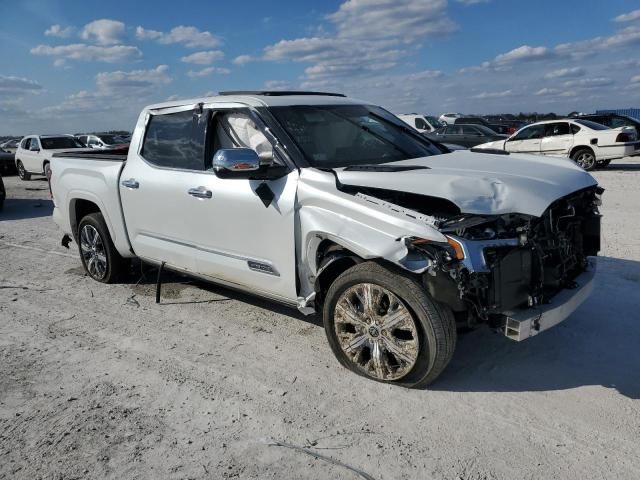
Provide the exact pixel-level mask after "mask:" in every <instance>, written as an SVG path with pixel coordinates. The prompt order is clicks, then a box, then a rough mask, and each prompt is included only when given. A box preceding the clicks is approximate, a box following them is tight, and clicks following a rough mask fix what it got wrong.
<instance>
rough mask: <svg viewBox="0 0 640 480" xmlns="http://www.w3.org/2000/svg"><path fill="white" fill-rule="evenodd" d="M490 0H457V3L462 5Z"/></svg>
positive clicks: (488, 0)
mask: <svg viewBox="0 0 640 480" xmlns="http://www.w3.org/2000/svg"><path fill="white" fill-rule="evenodd" d="M490 1H491V0H457V2H458V3H462V4H464V5H467V6H469V5H478V4H480V3H489V2H490Z"/></svg>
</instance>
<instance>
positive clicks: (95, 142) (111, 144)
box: [75, 133, 130, 150]
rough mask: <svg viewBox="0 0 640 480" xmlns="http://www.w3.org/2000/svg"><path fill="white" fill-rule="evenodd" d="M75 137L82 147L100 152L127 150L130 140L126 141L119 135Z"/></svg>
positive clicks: (105, 134) (97, 134) (103, 134)
mask: <svg viewBox="0 0 640 480" xmlns="http://www.w3.org/2000/svg"><path fill="white" fill-rule="evenodd" d="M75 137H76V139H77V140H78V141H79V142H80V143H81V144H82V145H84V146H86V147H89V148H97V149H100V150H107V149H117V150H120V149H127V148H128V147H129V141H130V139H129V140H127V139H124V138H122V137H121V136H119V135H113V134H111V133H94V134H86V135H76V136H75Z"/></svg>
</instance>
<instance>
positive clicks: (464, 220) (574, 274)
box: [410, 187, 602, 340]
mask: <svg viewBox="0 0 640 480" xmlns="http://www.w3.org/2000/svg"><path fill="white" fill-rule="evenodd" d="M601 193H602V189H600V188H599V187H590V188H587V189H585V190H582V191H579V192H575V193H573V194H571V195H568V196H566V197H563V198H561V199H559V200H557V201H555V202H554V203H553V204H552V205H550V206H549V208H548V209H547V210H546V211H545V212H544V214H543V215H542V216H541V217H534V216H530V215H522V214H505V215H496V216H478V215H459V216H455V217H452V218H449V219H446V220H443V221H441V222H439V223H438V225H437V228H438V229H439V231H440V232H442V233H443V234H445V235H446V236H447V239H448V244H447V245H446V246H445V245H437V246H432V245H430V243H429V242H425V241H422V240H420V239H414V240H412V241H411V242H410V245H411V246H412V248H413V249H415V250H417V251H420V252H422V253H424V254H425V255H426V256H429V258H431V259H432V261H433V264H432V265H431V266H430V267H429V269H428V270H427V272H426V273H425V274H424V275H423V282H424V285H425V288H426V289H427V290H428V292H429V293H430V294H431V295H432V296H433V298H435V299H436V300H438V301H441V302H443V303H446V304H447V305H449V306H450V307H451V308H452V309H453V310H454V312H456V313H457V314H458V318H459V319H460V320H461V322H462V323H466V324H467V325H469V326H473V325H474V324H475V323H477V322H488V323H489V324H490V325H491V326H493V327H498V328H501V329H502V330H503V331H504V333H505V335H506V336H507V337H509V338H512V339H513V340H524V339H525V338H528V337H530V336H533V335H535V334H537V333H539V332H540V331H543V330H545V329H547V328H550V327H551V326H553V325H555V324H556V323H558V322H560V321H562V320H563V319H564V317H565V316H566V315H563V314H564V313H565V312H564V311H563V310H566V309H567V308H569V307H574V308H571V311H573V309H575V307H577V305H579V303H582V301H583V300H584V299H585V298H586V296H587V295H588V294H589V293H590V290H591V287H592V280H593V275H594V273H595V268H596V264H595V259H593V258H590V257H594V256H596V255H597V254H598V251H599V250H600V214H599V211H598V205H599V204H600V194H601ZM443 252H445V253H443ZM566 301H569V303H570V305H567V303H566ZM556 304H557V306H560V305H562V306H563V308H562V309H560V310H558V309H556V308H555V307H556Z"/></svg>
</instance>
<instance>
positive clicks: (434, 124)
mask: <svg viewBox="0 0 640 480" xmlns="http://www.w3.org/2000/svg"><path fill="white" fill-rule="evenodd" d="M397 117H398V118H399V119H400V120H402V121H403V122H404V123H406V124H407V125H409V126H410V127H413V128H415V129H416V130H417V131H418V132H420V133H431V132H435V131H436V130H437V129H438V128H440V127H442V126H444V125H442V123H440V120H438V119H437V118H436V117H432V116H429V115H418V114H416V113H409V114H402V115H397Z"/></svg>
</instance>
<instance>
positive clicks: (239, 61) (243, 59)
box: [233, 55, 254, 65]
mask: <svg viewBox="0 0 640 480" xmlns="http://www.w3.org/2000/svg"><path fill="white" fill-rule="evenodd" d="M253 60H254V58H253V57H252V56H251V55H238V56H237V57H236V58H234V59H233V63H234V64H235V65H246V64H247V63H249V62H252V61H253Z"/></svg>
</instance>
